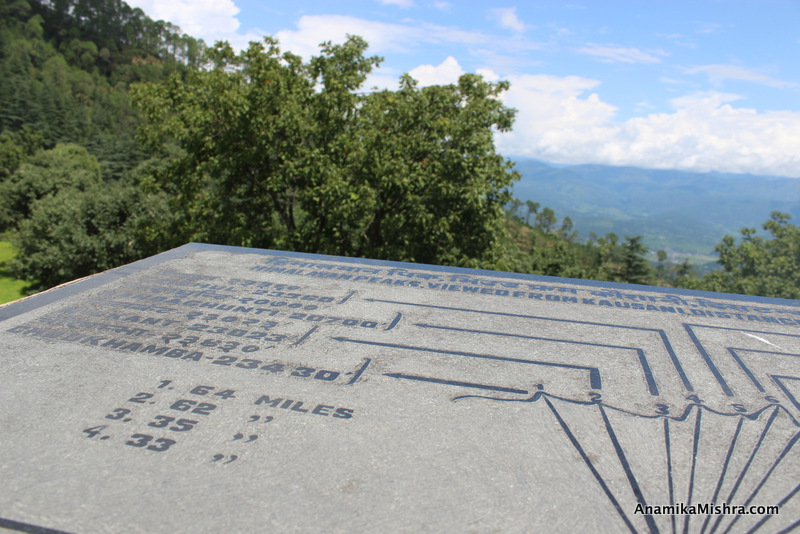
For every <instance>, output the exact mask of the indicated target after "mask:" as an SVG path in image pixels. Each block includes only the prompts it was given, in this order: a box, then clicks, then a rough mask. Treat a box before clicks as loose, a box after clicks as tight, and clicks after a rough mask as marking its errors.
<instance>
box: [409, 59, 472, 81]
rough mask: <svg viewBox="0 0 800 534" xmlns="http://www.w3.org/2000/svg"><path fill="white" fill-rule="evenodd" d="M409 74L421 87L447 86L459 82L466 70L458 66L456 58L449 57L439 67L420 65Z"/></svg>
mask: <svg viewBox="0 0 800 534" xmlns="http://www.w3.org/2000/svg"><path fill="white" fill-rule="evenodd" d="M409 74H410V75H411V77H412V78H414V79H415V80H417V81H418V82H419V86H420V87H425V86H428V85H447V84H450V83H456V82H458V78H459V76H461V75H462V74H464V69H462V68H461V65H459V64H458V61H456V58H454V57H453V56H449V57H448V58H447V59H445V60H444V61H442V63H441V64H440V65H438V66H435V67H434V66H433V65H420V66H419V67H417V68H415V69H412V70H411V71H410V72H409Z"/></svg>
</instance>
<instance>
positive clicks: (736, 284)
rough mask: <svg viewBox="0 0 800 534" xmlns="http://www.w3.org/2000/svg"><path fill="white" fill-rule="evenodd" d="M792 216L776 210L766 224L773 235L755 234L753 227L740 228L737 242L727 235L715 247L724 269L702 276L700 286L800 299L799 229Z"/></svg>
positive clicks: (766, 227)
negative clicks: (793, 222) (739, 237)
mask: <svg viewBox="0 0 800 534" xmlns="http://www.w3.org/2000/svg"><path fill="white" fill-rule="evenodd" d="M790 218H791V217H790V216H789V215H788V214H785V213H780V212H777V211H776V212H773V213H772V215H771V217H770V219H769V220H768V221H766V222H765V223H764V230H767V231H768V232H769V233H770V235H771V236H772V238H771V239H767V238H764V237H761V236H758V235H756V230H755V229H753V228H743V229H742V230H741V234H742V240H741V242H740V243H739V244H738V245H737V243H736V240H735V239H734V238H733V237H732V236H725V237H724V238H722V241H721V242H720V243H719V244H718V245H717V246H716V247H715V250H716V251H717V252H719V260H718V261H719V263H720V264H721V265H722V268H723V269H722V271H715V272H713V273H709V274H707V275H706V276H704V277H703V279H702V283H701V288H702V289H706V290H709V291H723V292H728V293H742V294H745V295H761V296H765V297H779V298H789V299H798V298H800V228H798V227H797V226H795V225H793V224H789V220H790Z"/></svg>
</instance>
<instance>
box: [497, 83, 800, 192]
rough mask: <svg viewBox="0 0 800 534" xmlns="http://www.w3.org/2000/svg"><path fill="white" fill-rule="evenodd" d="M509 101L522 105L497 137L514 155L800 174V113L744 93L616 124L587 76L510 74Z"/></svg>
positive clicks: (710, 96) (708, 96) (709, 97)
mask: <svg viewBox="0 0 800 534" xmlns="http://www.w3.org/2000/svg"><path fill="white" fill-rule="evenodd" d="M509 79H510V81H511V90H510V91H509V92H508V93H507V94H506V95H505V96H504V102H505V103H506V104H507V105H509V106H511V107H515V108H517V109H518V110H519V113H518V115H517V121H516V123H515V126H514V131H513V132H510V133H506V134H498V136H497V146H498V149H499V151H500V152H501V153H503V154H505V155H506V156H509V157H514V156H523V157H525V156H527V157H535V158H540V159H544V160H547V161H553V162H558V163H600V164H606V165H632V166H639V167H648V168H663V169H683V170H693V171H699V172H706V171H711V170H714V171H720V172H734V173H753V174H774V175H780V176H792V177H800V112H793V111H768V112H757V111H756V110H753V109H747V108H736V107H733V106H732V105H731V102H734V101H736V100H738V99H739V98H740V97H739V96H737V95H732V94H726V93H718V92H706V93H697V94H691V95H686V96H684V97H681V98H677V99H675V100H673V101H672V102H671V104H672V106H673V108H674V111H673V112H671V113H654V114H649V115H645V116H642V117H636V118H633V119H630V120H627V121H625V122H617V121H614V115H615V112H616V108H614V106H612V105H610V104H608V103H606V102H603V101H602V100H601V99H600V96H599V95H598V93H596V92H592V93H590V94H588V96H587V95H586V92H587V91H590V90H592V89H596V88H597V86H598V85H599V82H597V81H596V80H590V79H586V78H580V77H566V78H561V77H555V76H518V77H513V76H512V77H510V78H509Z"/></svg>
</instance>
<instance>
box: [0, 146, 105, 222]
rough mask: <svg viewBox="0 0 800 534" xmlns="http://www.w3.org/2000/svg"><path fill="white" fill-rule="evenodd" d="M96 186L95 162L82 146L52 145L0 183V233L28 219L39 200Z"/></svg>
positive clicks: (96, 163)
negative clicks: (70, 190) (66, 190)
mask: <svg viewBox="0 0 800 534" xmlns="http://www.w3.org/2000/svg"><path fill="white" fill-rule="evenodd" d="M100 183H101V179H100V165H99V163H98V162H97V158H95V157H94V156H92V155H91V154H89V152H88V151H87V150H86V149H85V148H83V147H82V146H79V145H75V144H65V145H56V147H55V148H53V149H52V150H43V151H41V152H38V153H37V154H35V155H34V156H32V157H30V158H29V159H28V161H27V162H26V163H23V164H22V165H21V166H20V167H19V168H18V169H17V171H16V172H14V173H13V174H11V175H10V176H9V177H8V178H7V179H5V180H3V181H2V182H0V231H6V230H10V229H13V228H14V227H15V226H16V225H17V224H18V223H20V222H21V221H22V220H24V219H25V218H27V217H29V216H30V215H31V213H32V205H33V203H34V202H35V201H37V200H39V199H41V198H44V197H46V196H53V195H56V194H57V193H59V192H60V191H62V190H64V189H78V190H86V189H88V188H90V187H93V186H97V185H99V184H100Z"/></svg>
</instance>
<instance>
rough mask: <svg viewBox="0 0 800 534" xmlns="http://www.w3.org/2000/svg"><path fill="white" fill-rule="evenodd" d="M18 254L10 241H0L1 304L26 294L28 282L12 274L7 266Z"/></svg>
mask: <svg viewBox="0 0 800 534" xmlns="http://www.w3.org/2000/svg"><path fill="white" fill-rule="evenodd" d="M16 254H17V251H16V249H14V246H13V245H12V244H11V243H10V242H8V241H0V304H3V303H5V302H11V301H12V300H17V299H18V298H21V297H24V296H25V288H26V287H27V286H28V282H26V281H25V280H19V279H17V278H14V277H13V276H11V273H9V272H8V267H7V266H6V263H7V262H8V261H9V260H10V259H11V258H13V257H14V256H16Z"/></svg>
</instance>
